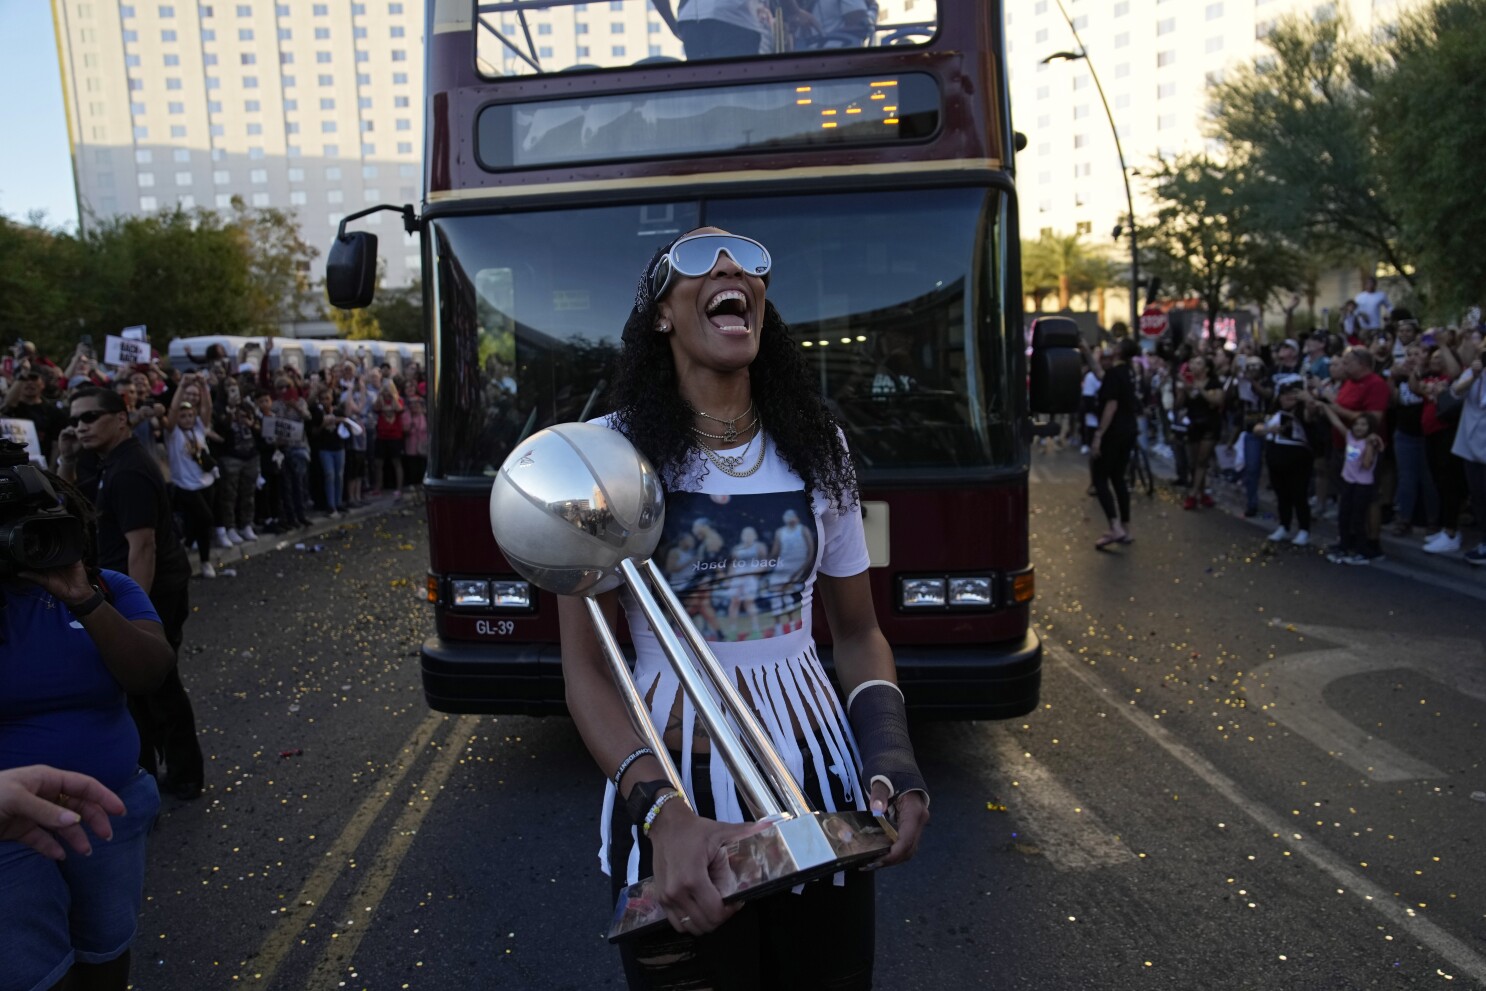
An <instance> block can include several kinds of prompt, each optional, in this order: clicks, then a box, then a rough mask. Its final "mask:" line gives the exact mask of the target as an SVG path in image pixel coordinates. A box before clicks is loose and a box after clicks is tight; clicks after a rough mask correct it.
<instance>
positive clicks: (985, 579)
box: [949, 575, 991, 606]
mask: <svg viewBox="0 0 1486 991" xmlns="http://www.w3.org/2000/svg"><path fill="white" fill-rule="evenodd" d="M949 604H950V605H952V606H989V605H990V604H991V577H990V575H978V576H975V577H972V578H951V579H950V580H949Z"/></svg>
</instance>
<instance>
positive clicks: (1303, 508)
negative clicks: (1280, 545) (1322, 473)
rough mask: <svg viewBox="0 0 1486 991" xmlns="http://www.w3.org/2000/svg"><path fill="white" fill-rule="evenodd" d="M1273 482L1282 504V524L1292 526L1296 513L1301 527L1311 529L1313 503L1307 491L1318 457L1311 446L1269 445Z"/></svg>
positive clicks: (1271, 479)
mask: <svg viewBox="0 0 1486 991" xmlns="http://www.w3.org/2000/svg"><path fill="white" fill-rule="evenodd" d="M1267 460H1268V461H1269V483H1270V484H1271V485H1272V486H1274V495H1275V501H1276V502H1277V503H1278V504H1279V507H1278V508H1279V514H1280V526H1282V527H1284V528H1285V529H1286V530H1288V529H1290V519H1291V517H1292V516H1293V517H1294V518H1295V519H1296V521H1297V522H1298V523H1299V524H1300V529H1302V530H1309V529H1310V528H1311V505H1310V503H1309V502H1308V501H1306V499H1307V493H1308V492H1309V491H1310V485H1311V466H1312V465H1313V464H1314V463H1315V457H1314V455H1312V454H1311V449H1310V448H1308V447H1301V446H1300V445H1298V444H1279V443H1276V442H1274V441H1271V442H1270V444H1269V457H1268V459H1267Z"/></svg>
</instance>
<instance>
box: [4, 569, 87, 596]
mask: <svg viewBox="0 0 1486 991" xmlns="http://www.w3.org/2000/svg"><path fill="white" fill-rule="evenodd" d="M17 577H19V578H22V579H24V580H25V581H28V582H35V583H36V584H37V585H40V586H41V587H42V588H44V589H46V590H47V591H48V592H49V593H51V596H52V598H54V599H58V600H60V601H62V602H65V603H66V604H67V605H69V606H76V605H81V604H82V603H84V602H87V601H88V600H89V599H91V598H92V597H93V586H92V585H90V584H88V571H87V569H86V568H84V567H83V563H82V562H81V561H74V562H72V563H71V564H69V565H67V566H66V567H63V568H48V569H47V570H45V571H21V572H18V573H17Z"/></svg>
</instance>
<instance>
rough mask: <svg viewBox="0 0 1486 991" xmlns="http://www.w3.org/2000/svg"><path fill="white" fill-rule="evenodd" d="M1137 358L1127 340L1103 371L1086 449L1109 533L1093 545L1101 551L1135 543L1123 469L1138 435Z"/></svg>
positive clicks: (1137, 348) (1134, 345) (1135, 347)
mask: <svg viewBox="0 0 1486 991" xmlns="http://www.w3.org/2000/svg"><path fill="white" fill-rule="evenodd" d="M1139 354H1140V345H1139V344H1137V343H1135V342H1134V341H1132V340H1130V339H1128V338H1126V339H1125V340H1123V341H1121V342H1120V343H1119V346H1118V349H1117V350H1116V352H1115V361H1114V364H1112V365H1111V366H1110V367H1109V368H1108V369H1106V370H1105V372H1104V378H1103V380H1102V381H1101V382H1100V383H1099V395H1098V398H1097V409H1098V413H1099V425H1098V426H1097V427H1095V428H1094V438H1093V443H1091V444H1090V445H1089V457H1090V462H1089V463H1090V467H1091V468H1092V471H1093V475H1094V493H1095V495H1097V496H1098V497H1099V506H1100V508H1102V509H1103V510H1104V516H1105V518H1106V519H1108V520H1109V529H1108V530H1107V531H1105V533H1104V535H1103V536H1101V537H1100V538H1099V539H1098V540H1097V541H1095V542H1094V546H1095V547H1097V548H1100V549H1103V548H1105V547H1108V546H1109V545H1110V544H1129V543H1133V542H1134V540H1135V538H1134V537H1132V536H1130V482H1129V477H1128V476H1127V475H1126V469H1127V468H1129V466H1130V452H1131V451H1132V450H1134V449H1135V443H1136V440H1137V439H1138V437H1139V435H1140V421H1139V420H1138V419H1137V415H1138V414H1137V411H1138V410H1139V408H1140V397H1139V395H1137V393H1136V391H1135V379H1134V369H1133V368H1132V367H1131V365H1130V362H1131V361H1133V360H1134V359H1135V357H1136V356H1137V355H1139ZM1111 489H1113V492H1111V491H1110V490H1111Z"/></svg>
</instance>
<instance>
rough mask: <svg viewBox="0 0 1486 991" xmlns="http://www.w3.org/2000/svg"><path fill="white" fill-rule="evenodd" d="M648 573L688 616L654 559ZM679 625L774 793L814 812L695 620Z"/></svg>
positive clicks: (798, 810) (802, 812) (795, 809)
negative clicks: (708, 644)
mask: <svg viewBox="0 0 1486 991" xmlns="http://www.w3.org/2000/svg"><path fill="white" fill-rule="evenodd" d="M644 567H645V570H646V573H647V574H648V575H649V576H650V581H651V583H652V584H654V585H655V588H656V591H657V592H658V593H659V594H660V597H661V599H662V600H663V601H664V603H665V606H666V608H668V609H669V610H671V613H672V614H673V615H675V616H686V607H685V606H683V605H682V604H681V600H680V599H678V598H676V593H675V592H673V591H672V590H671V586H670V584H669V583H668V582H667V581H666V578H665V575H663V574H661V570H660V569H659V568H658V567H656V566H655V562H654V561H652V560H649V559H647V560H646V561H645V565H644ZM676 625H677V627H679V629H680V631H681V635H682V636H683V637H685V638H686V642H687V644H689V645H690V646H691V652H692V655H693V656H694V657H696V659H697V663H698V664H700V665H701V667H702V672H703V673H704V674H706V675H707V677H708V678H709V679H711V681H712V682H713V684H715V685H716V686H717V691H718V693H719V694H720V695H721V696H722V703H723V705H724V706H726V707H727V708H728V709H729V711H731V712H732V713H733V715H734V716H735V717H737V720H738V728H739V729H740V730H742V732H743V742H744V743H745V744H746V745H747V747H748V750H749V752H750V753H752V754H753V760H754V765H755V766H756V767H758V768H759V769H761V770H762V771H763V773H764V775H765V776H766V777H767V778H768V779H769V784H770V785H772V786H773V789H774V794H776V795H778V796H779V798H780V799H781V800H782V801H783V803H784V807H785V808H786V809H787V810H788V811H789V812H790V814H791V815H794V816H796V817H801V816H808V815H811V814H813V810H812V809H811V808H810V803H809V802H808V801H807V800H806V798H805V795H804V793H803V792H801V791H800V787H799V785H797V784H795V778H794V775H792V774H790V773H789V767H788V766H786V765H785V763H784V760H783V758H781V757H780V756H779V751H778V750H776V749H775V748H774V743H773V741H772V740H770V739H769V735H768V733H766V732H765V731H764V728H763V726H761V725H760V724H759V721H758V717H757V716H756V715H754V712H753V709H752V708H751V707H750V706H749V705H748V703H747V702H745V701H743V697H742V696H741V695H739V694H738V689H737V687H736V686H734V684H733V682H732V680H731V679H729V678H728V676H727V672H726V671H724V670H723V669H722V665H721V664H720V663H718V660H717V655H716V654H714V653H712V648H711V647H708V646H707V640H706V638H704V637H703V636H702V634H701V631H699V630H698V629H697V628H696V624H695V623H691V622H684V623H683V622H678V623H677V624H676Z"/></svg>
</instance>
